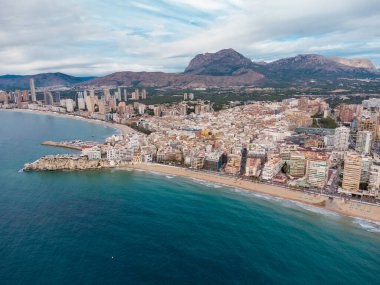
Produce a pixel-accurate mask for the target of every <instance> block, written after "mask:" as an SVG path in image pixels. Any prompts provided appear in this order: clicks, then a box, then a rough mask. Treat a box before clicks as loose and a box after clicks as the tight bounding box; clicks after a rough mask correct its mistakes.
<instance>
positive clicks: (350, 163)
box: [342, 152, 362, 192]
mask: <svg viewBox="0 0 380 285" xmlns="http://www.w3.org/2000/svg"><path fill="white" fill-rule="evenodd" d="M361 168H362V157H361V156H360V155H358V154H356V153H354V152H349V153H347V154H346V155H345V156H344V171H343V183H342V188H343V189H344V190H346V191H351V192H357V191H358V190H359V184H360V176H361Z"/></svg>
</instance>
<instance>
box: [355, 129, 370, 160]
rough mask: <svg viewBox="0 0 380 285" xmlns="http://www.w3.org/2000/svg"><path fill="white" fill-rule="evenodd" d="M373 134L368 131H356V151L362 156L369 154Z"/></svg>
mask: <svg viewBox="0 0 380 285" xmlns="http://www.w3.org/2000/svg"><path fill="white" fill-rule="evenodd" d="M372 137H373V134H372V132H370V131H358V134H357V137H356V151H357V152H360V153H362V154H369V153H370V152H371V148H372Z"/></svg>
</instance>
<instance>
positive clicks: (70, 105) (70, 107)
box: [66, 99, 75, 113]
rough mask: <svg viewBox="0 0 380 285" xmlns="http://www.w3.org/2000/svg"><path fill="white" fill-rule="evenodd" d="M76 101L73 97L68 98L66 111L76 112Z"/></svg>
mask: <svg viewBox="0 0 380 285" xmlns="http://www.w3.org/2000/svg"><path fill="white" fill-rule="evenodd" d="M74 107H75V103H74V100H73V99H66V111H67V112H69V113H72V112H74Z"/></svg>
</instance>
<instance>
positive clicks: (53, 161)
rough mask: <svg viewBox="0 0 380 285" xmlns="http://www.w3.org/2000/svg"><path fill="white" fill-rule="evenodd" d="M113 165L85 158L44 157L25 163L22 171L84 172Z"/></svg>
mask: <svg viewBox="0 0 380 285" xmlns="http://www.w3.org/2000/svg"><path fill="white" fill-rule="evenodd" d="M114 166H115V165H114V164H113V163H112V162H111V161H108V160H103V159H102V160H89V159H88V158H87V157H75V156H45V157H42V158H40V159H38V160H36V161H35V162H33V163H26V164H25V165H24V170H27V171H28V170H43V171H53V170H86V169H102V168H112V167H114Z"/></svg>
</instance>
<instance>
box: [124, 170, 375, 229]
mask: <svg viewBox="0 0 380 285" xmlns="http://www.w3.org/2000/svg"><path fill="white" fill-rule="evenodd" d="M119 168H120V169H133V170H143V171H147V172H158V173H161V174H168V175H174V176H179V177H183V178H190V179H198V180H202V181H205V182H211V183H215V184H219V185H224V186H226V187H232V188H240V189H244V190H248V191H252V192H255V193H258V194H264V195H267V196H271V197H276V198H280V199H284V200H290V201H293V202H298V203H302V204H305V205H309V206H313V207H317V208H319V209H324V210H327V211H331V212H334V213H337V214H340V215H342V216H346V217H350V218H360V219H365V220H368V221H371V222H374V223H379V222H380V206H377V205H372V204H367V203H362V202H358V201H353V200H344V199H342V198H337V197H334V198H333V199H331V198H329V197H328V196H325V195H323V194H314V193H308V192H305V191H298V190H291V189H287V188H285V187H281V186H275V185H267V184H261V183H255V182H252V181H245V180H239V179H238V178H237V177H236V178H233V177H225V176H219V175H217V174H212V173H204V172H196V171H192V170H191V169H186V168H180V167H175V166H168V165H161V164H154V163H151V164H133V165H132V164H131V165H128V166H125V167H119Z"/></svg>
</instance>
